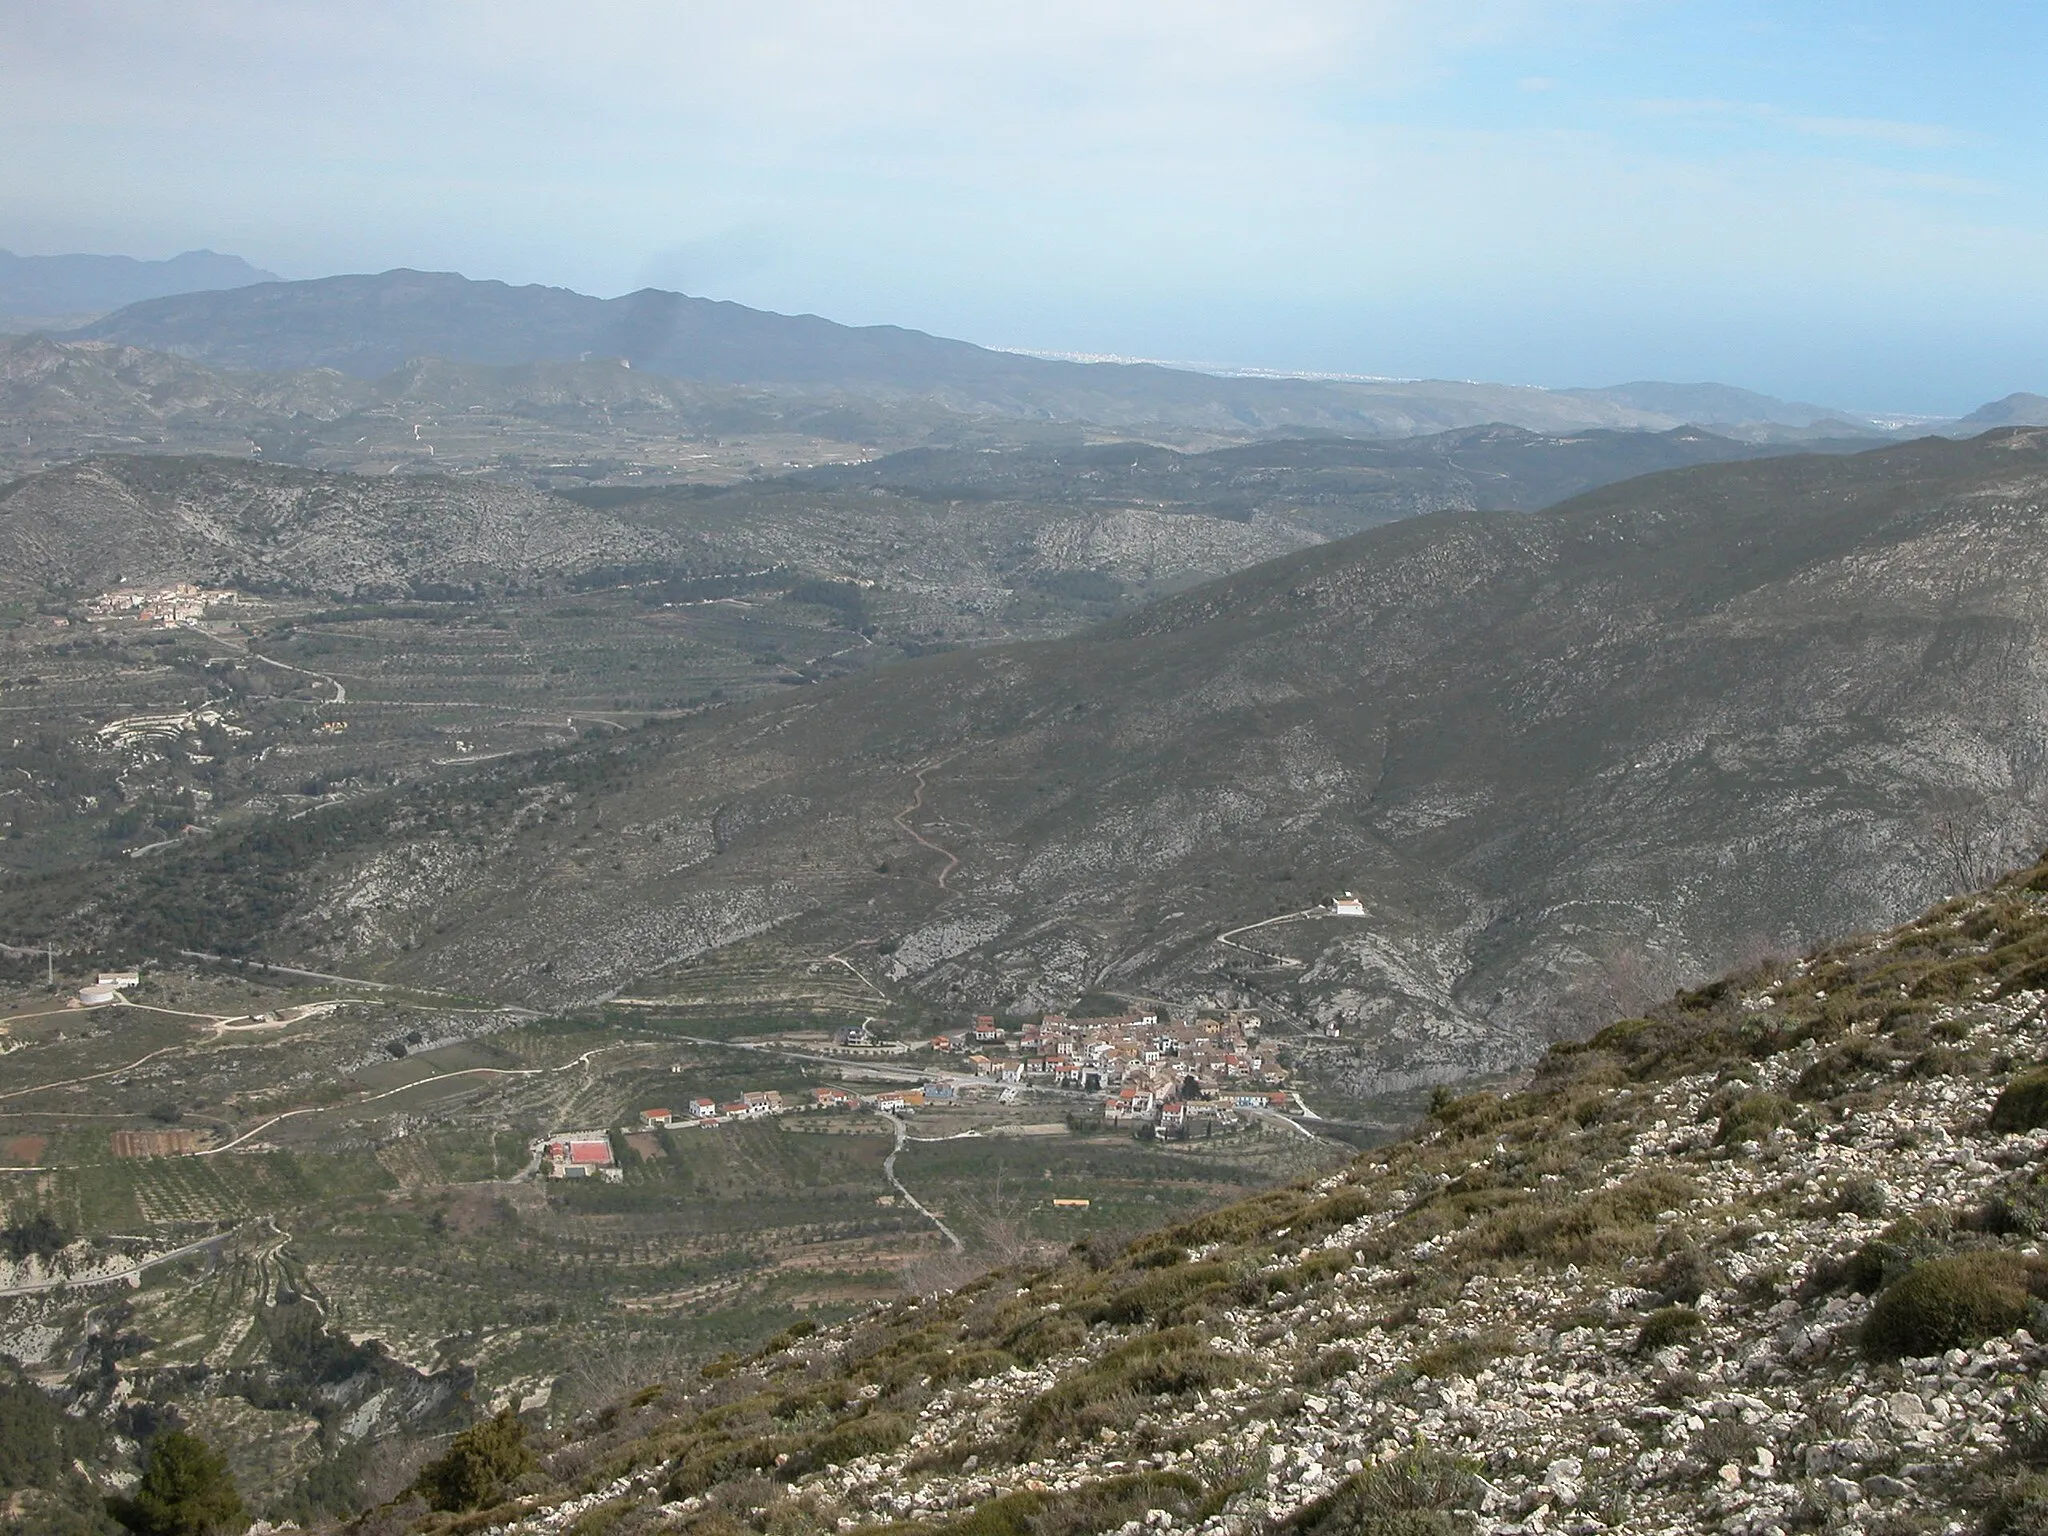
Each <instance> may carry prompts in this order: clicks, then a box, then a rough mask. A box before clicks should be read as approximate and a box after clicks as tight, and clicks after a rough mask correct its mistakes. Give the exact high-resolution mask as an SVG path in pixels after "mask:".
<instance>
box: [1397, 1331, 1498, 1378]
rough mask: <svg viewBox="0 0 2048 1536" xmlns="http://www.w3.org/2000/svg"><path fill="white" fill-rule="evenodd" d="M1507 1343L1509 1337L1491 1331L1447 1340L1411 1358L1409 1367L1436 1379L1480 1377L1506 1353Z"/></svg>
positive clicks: (1416, 1373)
mask: <svg viewBox="0 0 2048 1536" xmlns="http://www.w3.org/2000/svg"><path fill="white" fill-rule="evenodd" d="M1508 1344H1509V1341H1508V1340H1507V1339H1505V1338H1503V1337H1501V1336H1500V1335H1498V1334H1491V1333H1482V1334H1471V1335H1468V1336H1467V1337H1465V1338H1460V1339H1446V1340H1445V1341H1444V1342H1443V1343H1441V1344H1437V1345H1434V1346H1432V1347H1431V1348H1429V1349H1425V1350H1424V1351H1423V1352H1422V1353H1421V1354H1419V1355H1417V1356H1416V1357H1415V1358H1414V1359H1413V1360H1411V1361H1409V1362H1408V1369H1409V1370H1410V1371H1411V1372H1413V1373H1414V1374H1415V1375H1417V1376H1428V1377H1430V1378H1431V1379H1432V1380H1437V1381H1441V1380H1442V1379H1443V1378H1444V1377H1446V1376H1466V1377H1471V1376H1477V1375H1478V1374H1479V1373H1480V1372H1481V1371H1483V1370H1485V1369H1486V1368H1487V1367H1488V1366H1489V1365H1491V1364H1493V1362H1494V1361H1496V1360H1498V1359H1499V1358H1500V1357H1501V1356H1502V1355H1504V1354H1506V1353H1507V1351H1508Z"/></svg>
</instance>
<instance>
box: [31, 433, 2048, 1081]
mask: <svg viewBox="0 0 2048 1536" xmlns="http://www.w3.org/2000/svg"><path fill="white" fill-rule="evenodd" d="M2044 458H2048V442H2044V440H2043V437H2042V435H2041V434H2039V433H2030V432H2027V431H2023V430H2021V431H2006V432H2002V433H1993V434H1990V435H1988V436H1986V437H1984V438H1980V439H1977V440H1975V441H1972V442H1967V443H1951V442H1948V441H1945V440H1940V439H1930V440H1927V441H1923V442H1919V443H1914V444H1910V445H1904V446H1901V447H1896V448H1890V449H1884V450H1880V451H1877V452H1874V453H1868V454H1863V455H1857V456H1853V457H1847V458H1821V457H1800V458H1793V459H1772V460H1764V461H1759V462H1755V463H1750V464H1724V465H1710V466H1704V467H1699V468H1693V469H1685V470H1678V471H1673V472H1670V473H1667V474H1664V475H1659V476H1653V477H1649V478H1646V479H1642V480H1637V481H1632V482H1628V483H1626V484H1623V485H1620V486H1614V487H1610V488H1608V489H1606V490H1602V491H1597V492H1594V493H1592V494H1590V495H1588V496H1585V497H1582V498H1579V499H1578V500H1576V501H1573V502H1571V503H1568V504H1566V505H1565V506H1562V507H1559V508H1556V509H1553V510H1551V511H1549V512H1543V513H1536V514H1513V513H1453V514H1438V515H1434V516H1430V517H1423V518H1414V519H1410V520H1407V521H1405V522H1401V523H1397V524H1394V525H1392V526H1388V527H1384V528H1380V529H1375V530H1372V531H1369V532H1367V533H1364V534H1361V535H1358V536H1356V537H1354V538H1351V539H1348V540H1341V541H1337V542H1335V543H1331V544H1327V545H1323V546H1320V547H1317V548H1312V549H1308V550H1304V551H1301V552H1299V553H1296V554H1293V555H1288V556H1285V557H1283V558H1281V559H1279V560H1276V561H1272V562H1269V563H1267V564H1265V565H1262V566H1259V567H1256V568H1254V569H1252V570H1249V571H1245V572H1242V573H1240V574H1238V575H1235V576H1231V577H1227V578H1225V579H1223V580H1221V581H1219V582H1216V583H1213V584H1210V585H1208V586H1205V587H1201V588H1198V589H1195V590H1193V591H1190V592H1188V593H1185V594H1183V595H1181V596H1178V597H1175V598H1171V599H1168V600H1166V601H1164V602H1162V603H1159V604H1157V605H1155V606H1153V607H1151V608H1148V609H1146V610H1143V611H1141V612H1140V613H1138V614H1135V615H1133V616H1131V617H1130V618H1127V619H1124V620H1121V621H1118V622H1116V623H1113V624H1110V625H1107V626H1105V627H1102V628H1099V629H1096V630H1093V631H1090V632H1087V633H1085V634H1082V635H1079V636H1075V637H1072V638H1069V639H1065V640H1059V641H1054V642H1050V643H1045V644H1040V645H1030V646H1015V647H993V648H988V649H981V650H974V651H963V652H954V653H951V654H947V655H941V656H934V657H926V658H924V659H922V660H918V661H916V662H913V663H911V664H909V665H906V666H901V667H894V668H888V669H884V670H882V671H880V672H877V673H873V674H869V675H866V676H863V677H860V678H857V679H851V678H850V679H843V680H840V681H835V682H828V683H825V684H822V685H820V686H817V687H813V688H804V689H802V690H800V691H796V692H791V693H785V694H782V695H780V696H779V697H778V698H777V699H775V700H772V701H770V702H767V703H762V704H757V705H753V706H749V707H746V708H742V709H736V710H716V711H710V712H707V713H703V714H701V715H698V716H695V717H693V718H691V719H688V720H684V721H676V722H671V723H666V724H662V725H659V726H655V727H651V728H649V729H648V730H645V731H642V732H638V733H635V734H634V735H632V736H631V737H628V738H624V739H622V740H621V741H619V742H618V743H617V744H616V745H612V746H607V747H604V748H599V747H596V746H588V747H584V748H579V749H577V751H576V752H575V753H572V754H570V755H569V757H567V758H546V759H541V760H536V761H533V762H520V761H516V760H515V761H507V762H504V763H501V764H492V765H489V766H488V767H486V768H484V769H480V770H478V771H477V772H476V773H475V774H473V775H472V776H471V777H469V778H467V779H465V780H463V781H462V783H460V784H454V785H450V786H448V787H446V788H444V789H442V790H438V791H436V792H435V794H434V797H433V799H432V801H431V805H428V804H426V803H409V802H405V801H400V802H398V803H394V804H391V805H389V807H388V808H385V807H384V806H383V805H382V803H381V802H379V801H377V800H375V799H366V800H363V801H360V802H358V803H357V805H356V807H355V808H354V809H353V810H352V811H351V812H350V813H349V814H348V815H347V816H346V817H345V818H344V817H339V816H337V818H336V819H335V820H333V821H331V822H329V823H328V824H327V830H326V832H325V834H324V838H323V841H322V843H321V845H320V846H319V847H318V848H317V849H314V848H311V847H305V846H296V847H295V846H267V847H266V848H265V850H264V853H263V864H264V867H265V868H266V869H267V870H268V871H269V872H270V873H269V874H268V875H266V880H267V881H269V882H270V883H269V885H268V886H267V889H269V890H271V891H273V892H276V891H287V892H289V893H290V895H289V905H290V909H291V916H290V920H289V921H288V922H284V923H282V924H279V923H277V922H275V921H266V922H265V923H263V924H262V925H261V926H260V927H254V928H252V927H249V926H247V919H246V918H245V917H238V916H236V915H235V914H236V913H237V912H238V911H239V910H240V898H239V897H238V896H237V894H236V880H237V879H238V878H239V877H238V874H237V871H238V870H239V869H240V868H241V857H242V856H241V855H239V854H237V853H236V852H235V847H236V845H234V844H223V845H222V847H221V848H220V849H219V850H217V851H216V852H214V853H210V854H208V855H206V856H205V857H204V858H200V857H198V856H196V855H195V856H192V857H190V858H180V859H177V860H172V861H169V862H166V863H163V864H161V865H158V866H156V867H155V868H154V869H153V870H152V871H151V872H149V873H148V874H147V875H146V876H144V875H142V874H139V873H136V872H133V871H122V872H120V873H119V874H118V875H112V876H108V877H106V878H107V879H108V880H111V881H112V882H113V886H114V887H115V889H114V890H101V889H100V888H99V886H98V885H97V884H96V883H95V882H98V881H100V880H101V878H102V877H100V876H90V877H85V876H80V875H73V876H67V877H65V878H64V879H62V880H57V881H55V882H45V883H37V884H31V885H17V886H16V888H15V889H14V890H12V891H11V892H10V893H9V894H8V897H7V909H8V912H9V914H10V918H9V925H10V926H12V927H13V928H14V930H15V931H17V932H24V933H36V932H43V931H51V930H53V929H54V930H56V931H77V932H79V933H80V934H81V936H83V935H84V934H88V933H93V932H98V933H101V934H102V935H104V936H105V939H106V941H108V942H121V943H126V944H129V945H131V946H138V947H140V948H142V949H144V950H146V951H155V950H158V949H161V948H163V947H164V946H165V945H167V944H171V943H173V942H175V943H178V944H184V945H187V946H189V947H206V948H219V947H228V948H251V947H258V946H260V947H261V948H263V949H264V950H266V951H267V952H269V953H271V954H273V955H276V956H279V957H287V956H297V957H311V956H317V957H319V961H318V963H319V964H320V965H321V967H322V968H335V969H350V968H355V967H366V968H367V969H368V972H369V973H370V974H374V975H379V976H383V977H387V978H399V977H406V978H413V979H423V978H427V977H433V978H439V980H438V981H437V983H436V984H450V985H458V986H462V987H466V988H474V989H476V990H478V991H480V992H483V993H485V994H486V995H491V996H494V997H498V998H500V999H504V1000H511V999H515V998H516V999H520V1000H526V1001H533V1002H538V1003H542V1004H562V1003H569V1002H574V1001H587V1000H590V999H594V998H598V997H602V996H608V995H611V994H613V993H615V992H618V991H621V990H628V991H630V992H632V993H633V994H634V995H636V996H643V997H649V996H651V997H655V998H664V999H670V1000H697V1001H701V1002H707V1003H709V1002H716V1001H717V1000H718V999H719V998H721V997H722V996H725V995H727V994H726V992H725V991H724V989H726V988H728V987H735V988H741V990H740V991H737V992H734V993H732V994H731V995H734V996H745V997H748V998H754V999H769V998H776V997H789V998H794V997H801V996H804V995H806V994H807V993H808V992H809V991H811V990H813V989H814V988H815V982H814V981H812V980H810V979H809V978H811V977H813V976H815V974H816V967H817V966H818V965H819V964H820V963H824V962H827V961H830V962H831V963H834V964H837V963H839V962H841V961H846V962H847V963H857V969H858V971H859V973H860V974H861V975H862V976H863V977H864V979H867V980H868V982H869V984H871V985H875V986H877V987H878V988H879V989H880V995H881V996H882V997H886V998H887V999H888V1000H889V1004H890V1006H891V1007H897V1008H903V1009H908V1010H919V1009H926V1008H930V1009H939V1010H971V1009H980V1010H983V1011H1003V1010H1018V1011H1026V1010H1033V1009H1037V1008H1055V1009H1057V1008H1062V1007H1066V1006H1069V1005H1070V1004H1071V1003H1072V1001H1073V999H1074V998H1075V997H1076V996H1077V995H1079V994H1081V993H1083V992H1089V991H1100V990H1107V991H1110V992H1115V993H1122V994H1126V995H1129V996H1133V997H1140V998H1143V997H1165V998H1170V999H1175V1000H1180V1001H1209V1002H1213V1003H1216V1004H1219V1005H1225V1004H1231V1003H1237V1004H1243V1005H1247V1006H1252V1007H1256V1008H1259V1009H1261V1010H1263V1011H1266V1012H1267V1013H1269V1014H1270V1015H1272V1016H1273V1017H1275V1018H1277V1019H1280V1020H1282V1021H1284V1022H1285V1023H1286V1024H1287V1026H1288V1027H1289V1028H1290V1029H1291V1030H1295V1031H1299V1032H1300V1034H1301V1036H1302V1039H1301V1042H1300V1045H1299V1050H1300V1053H1301V1056H1302V1059H1303V1062H1304V1070H1309V1071H1312V1072H1313V1073H1314V1074H1316V1075H1317V1076H1318V1079H1319V1081H1324V1082H1336V1083H1339V1084H1343V1085H1347V1086H1346V1087H1345V1091H1346V1092H1349V1093H1354V1094H1360V1095H1371V1094H1374V1093H1381V1092H1385V1091H1388V1090H1390V1089H1395V1088H1400V1087H1402V1086H1405V1085H1412V1084H1416V1083H1429V1082H1436V1081H1443V1080H1447V1079H1451V1078H1456V1077H1460V1076H1464V1075H1468V1074H1470V1073H1473V1072H1477V1071H1485V1070H1492V1069H1500V1068H1506V1067H1511V1066H1514V1065H1516V1064H1518V1063H1520V1062H1524V1061H1526V1060H1528V1059H1529V1057H1530V1056H1531V1054H1532V1053H1533V1052H1534V1050H1536V1049H1537V1048H1538V1046H1539V1045H1540V1041H1541V1039H1542V1037H1543V1034H1544V1032H1545V1031H1546V1030H1549V1029H1554V1028H1568V1027H1573V1021H1574V1020H1575V1019H1583V1018H1584V1017H1585V1016H1586V1015H1587V1011H1588V1010H1593V1011H1595V1012H1597V1010H1598V1009H1599V1008H1601V1007H1604V1006H1608V1004H1607V1003H1605V1002H1603V1001H1602V1000H1603V999H1611V998H1622V999H1626V998H1627V997H1629V996H1631V995H1642V994H1645V993H1646V992H1647V993H1649V994H1654V993H1655V992H1656V990H1657V988H1658V987H1659V986H1660V985H1661V986H1662V987H1663V988H1664V989H1666V990H1668V987H1669V985H1670V984H1671V981H1672V979H1674V978H1676V977H1680V976H1683V975H1687V974H1701V973H1705V972H1707V971H1710V970H1711V969H1712V968H1713V967H1714V966H1715V965H1716V964H1718V963H1720V961H1721V960H1722V959H1723V958H1725V957H1727V956H1730V955H1739V954H1742V953H1745V952H1750V953H1753V952H1759V951H1762V950H1766V949H1768V948H1770V947H1771V946H1773V945H1778V944H1784V943H1789V942H1798V941H1800V940H1802V939H1803V938H1805V937H1807V936H1811V935H1814V934H1824V933H1828V932H1841V931H1847V930H1851V929H1854V928H1857V927H1861V926H1866V925H1869V924H1871V923H1875V922H1884V921H1889V920H1892V919H1894V918H1896V917H1897V916H1898V915H1899V914H1900V913H1901V912H1904V911H1910V910H1912V909H1913V907H1914V906H1916V905H1917V904H1919V903H1921V902H1923V901H1925V900H1927V899H1928V898H1929V897H1930V896H1931V895H1934V894H1938V893H1939V891H1940V888H1941V887H1942V886H1943V885H1949V886H1951V887H1956V886H1962V885H1967V884H1969V883H1971V882H1972V881H1973V880H1975V879H1976V878H1978V877H1979V876H1980V875H1981V874H1982V872H1983V868H1984V865H1985V862H1986V861H1987V860H1995V859H1998V858H2000V857H2003V856H2004V854H2005V851H2006V850H2007V849H2009V848H2010V847H2012V846H2013V845H2014V842H2015V840H2024V839H2027V838H2031V837H2034V836H2036V835H2038V834H2039V830H2040V829H2039V828H2038V826H2037V823H2036V818H2037V815H2038V812H2037V809H2036V807H2037V806H2038V803H2039V797H2038V794H2037V788H2038V773H2039V771H2040V770H2039V762H2040V759H2039V756H2038V742H2039V741H2040V739H2041V737H2042V723H2043V720H2044V716H2048V699H2044V696H2043V690H2042V687H2041V683H2040V679H2039V676H2038V673H2037V670H2036V669H2035V668H2034V666H2033V664H2032V663H2031V661H2030V660H2029V659H2028V658H2031V657H2033V656H2036V655H2039V654H2042V653H2043V651H2044V643H2043V642H2044V640H2048V637H2044V636H2043V635H2042V626H2043V619H2044V615H2043V609H2042V600H2041V593H2042V592H2043V591H2044V590H2048V582H2044V579H2043V576H2044V573H2043V571H2042V569H2041V565H2042V560H2043V547H2044V546H2043V543H2042V540H2041V537H2040V528H2041V519H2042V517H2043V515H2044V509H2048V462H2044ZM534 797H540V798H541V799H542V800H544V801H545V802H546V803H549V804H552V805H553V806H554V807H555V809H554V811H553V813H552V821H551V822H550V821H536V820H534V819H533V818H531V817H529V816H527V815H526V814H525V813H524V812H522V811H520V810H518V809H517V808H518V807H519V806H521V805H523V804H526V803H529V802H530V801H531V800H532V799H533V798H534ZM565 797H566V798H565ZM599 870H602V871H603V873H602V877H601V878H600V877H599V876H598V874H597V871H599ZM81 880H83V881H84V883H83V884H81V883H79V882H80V881H81ZM1343 890H1352V891H1355V892H1357V893H1358V895H1359V897H1360V899H1361V902H1362V905H1363V909H1364V912H1365V914H1366V915H1365V916H1364V918H1363V919H1356V918H1350V919H1347V918H1340V917H1337V916H1335V915H1333V914H1332V913H1331V911H1330V910H1329V909H1328V908H1327V907H1326V906H1322V905H1320V904H1321V903H1323V902H1325V901H1326V900H1327V898H1328V897H1329V896H1331V895H1332V894H1333V893H1335V892H1338V891H1343ZM119 892H125V894H118V899H116V898H117V893H119ZM74 903H80V904H82V905H78V906H74V905H73V904H74ZM272 910H273V912H274V910H275V909H274V906H273V908H272ZM88 912H90V913H91V914H93V915H92V916H90V917H87V916H86V914H87V913H88ZM124 913H125V914H127V915H123V914H124ZM74 925H75V926H74ZM172 935H178V936H179V937H177V938H176V939H175V941H174V940H173V939H172V937H171V936H172ZM1644 955H1647V956H1648V957H1649V959H1648V960H1647V961H1643V960H1639V959H1634V958H1628V957H1634V956H1644ZM742 956H744V957H745V960H744V964H743V965H742V964H741V961H740V957H742ZM848 957H852V958H851V959H849V958H848ZM728 959H730V961H731V964H732V966H734V967H737V969H732V970H728V969H727V962H728ZM1333 1030H1334V1031H1335V1032H1336V1036H1335V1038H1330V1037H1329V1036H1330V1032H1331V1031H1333Z"/></svg>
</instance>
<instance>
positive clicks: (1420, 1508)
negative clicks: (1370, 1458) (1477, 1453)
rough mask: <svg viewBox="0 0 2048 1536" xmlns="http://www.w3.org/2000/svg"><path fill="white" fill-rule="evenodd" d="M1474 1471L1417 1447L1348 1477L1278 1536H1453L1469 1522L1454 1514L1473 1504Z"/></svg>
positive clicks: (1460, 1461)
mask: <svg viewBox="0 0 2048 1536" xmlns="http://www.w3.org/2000/svg"><path fill="white" fill-rule="evenodd" d="M1478 1494H1479V1476H1478V1468H1477V1467H1476V1466H1475V1465H1473V1464H1472V1463H1471V1462H1468V1461H1465V1460H1463V1459H1462V1458H1459V1457H1455V1456H1447V1455H1445V1454H1443V1453H1442V1452H1441V1451H1434V1450H1430V1449H1428V1448H1426V1447H1418V1448H1417V1449H1415V1450H1412V1451H1406V1452H1403V1453H1402V1454H1401V1455H1399V1456H1396V1457H1395V1458H1394V1459H1393V1460H1391V1461H1383V1462H1380V1463H1379V1464H1377V1465H1376V1466H1371V1467H1367V1468H1366V1469H1365V1470H1364V1471H1363V1472H1358V1473H1355V1474H1353V1475H1352V1476H1351V1477H1348V1478H1346V1479H1345V1480H1344V1481H1343V1482H1342V1483H1340V1484H1338V1486H1337V1487H1336V1488H1335V1489H1334V1490H1332V1491H1331V1492H1330V1493H1327V1494H1325V1495H1324V1496H1323V1497H1322V1498H1320V1499H1317V1500H1316V1501H1315V1502H1314V1503H1312V1504H1309V1505H1306V1506H1305V1507H1303V1508H1302V1509H1300V1510H1298V1511H1296V1512H1295V1513H1294V1514H1293V1515H1292V1516H1290V1517H1289V1518H1288V1519H1287V1520H1286V1521H1285V1522H1283V1523H1282V1524H1281V1526H1280V1527H1279V1532H1280V1533H1281V1536H1455V1533H1456V1532H1460V1531H1464V1530H1468V1529H1470V1526H1471V1522H1470V1520H1469V1519H1467V1518H1461V1517H1460V1516H1459V1515H1458V1514H1456V1513H1455V1511H1457V1510H1459V1509H1461V1508H1463V1507H1465V1506H1469V1505H1471V1504H1473V1503H1475V1502H1476V1501H1477V1498H1478Z"/></svg>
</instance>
